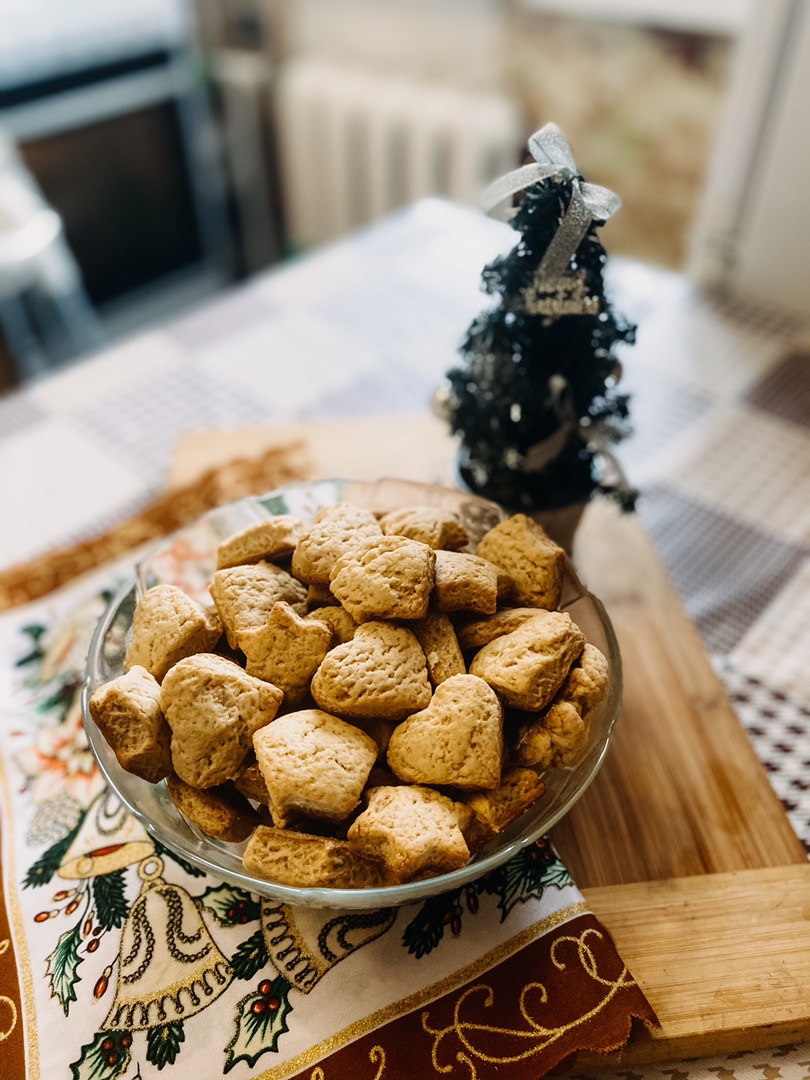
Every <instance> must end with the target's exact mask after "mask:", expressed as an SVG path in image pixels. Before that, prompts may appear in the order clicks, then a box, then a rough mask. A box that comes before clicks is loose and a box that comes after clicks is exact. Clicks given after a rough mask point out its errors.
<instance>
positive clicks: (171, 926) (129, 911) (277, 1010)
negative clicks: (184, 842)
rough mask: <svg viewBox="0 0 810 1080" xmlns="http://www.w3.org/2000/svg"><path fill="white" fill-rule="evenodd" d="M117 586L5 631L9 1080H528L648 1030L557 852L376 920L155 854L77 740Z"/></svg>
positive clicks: (4, 955)
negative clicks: (292, 900) (91, 665)
mask: <svg viewBox="0 0 810 1080" xmlns="http://www.w3.org/2000/svg"><path fill="white" fill-rule="evenodd" d="M121 569H123V565H122V568H121ZM117 576H118V575H117V573H116V568H115V567H112V566H107V567H105V568H104V570H103V571H99V572H98V573H96V574H93V575H90V576H89V577H88V576H86V575H85V576H84V577H82V578H81V579H80V581H78V582H76V583H75V584H72V585H70V586H67V587H65V588H63V589H62V590H60V591H58V592H57V593H54V594H52V595H50V596H48V597H46V598H45V599H43V600H41V601H39V602H36V603H33V604H29V605H25V606H23V607H22V608H18V609H15V611H14V612H10V613H8V614H6V615H4V616H2V620H1V621H0V655H2V657H3V658H4V659H3V666H2V670H0V702H2V724H0V782H1V786H2V818H1V819H0V820H1V821H2V837H3V850H2V869H3V879H2V880H3V894H4V896H3V899H2V902H0V912H1V913H0V964H2V966H0V987H2V992H1V993H0V1055H2V1057H0V1060H1V1061H2V1068H0V1075H2V1077H3V1080H18V1078H19V1080H23V1078H31V1080H33V1078H35V1077H40V1076H41V1077H48V1078H56V1077H61V1076H65V1077H67V1076H73V1077H75V1078H77V1080H79V1078H81V1080H91V1078H93V1080H101V1078H104V1080H112V1078H113V1077H147V1076H156V1075H157V1074H158V1072H161V1073H162V1074H163V1075H165V1076H169V1077H170V1076H172V1075H176V1076H178V1077H181V1076H182V1077H188V1076H193V1075H199V1076H205V1077H213V1076H218V1075H220V1074H222V1075H226V1074H227V1075H233V1076H234V1077H235V1078H239V1077H242V1078H247V1077H264V1078H267V1080H271V1078H274V1080H276V1078H278V1080H281V1078H282V1077H285V1078H286V1077H302V1078H303V1077H307V1078H310V1080H318V1078H319V1080H332V1078H335V1080H338V1078H341V1080H349V1078H351V1080H362V1078H365V1077H368V1078H379V1080H382V1078H385V1080H394V1078H397V1077H400V1078H403V1080H404V1078H406V1077H407V1078H413V1077H416V1076H418V1077H428V1076H433V1075H436V1076H438V1075H449V1076H459V1077H465V1078H466V1077H471V1076H475V1077H478V1078H480V1080H484V1078H485V1077H490V1076H499V1075H504V1069H507V1068H508V1075H509V1076H510V1077H513V1078H515V1080H519V1078H520V1077H526V1078H530V1077H531V1078H536V1077H539V1076H541V1075H544V1074H545V1073H546V1072H547V1071H548V1070H549V1069H550V1068H551V1067H553V1066H555V1065H557V1064H558V1063H559V1062H560V1061H563V1060H565V1059H566V1058H568V1057H569V1056H570V1055H571V1054H572V1053H574V1052H576V1051H577V1050H580V1049H583V1048H586V1049H591V1050H608V1049H615V1048H617V1047H619V1046H621V1045H623V1044H624V1043H625V1041H626V1040H627V1038H628V1037H629V1035H630V1031H631V1024H632V1020H633V1018H634V1017H637V1018H640V1019H642V1020H644V1021H646V1022H647V1023H650V1024H654V1023H655V1018H654V1015H653V1012H652V1010H651V1008H650V1006H649V1004H648V1003H647V1001H646V999H645V998H644V995H643V994H642V992H641V990H640V989H639V987H638V986H637V985H636V983H635V981H634V979H633V976H632V973H631V972H629V971H628V970H627V968H626V966H625V965H624V963H623V962H622V960H621V958H620V957H619V955H618V954H617V952H616V950H615V947H614V946H613V944H612V942H611V941H610V938H609V937H608V935H607V933H606V932H605V930H604V928H603V927H602V926H601V925H600V923H599V921H598V920H597V919H596V918H595V917H594V915H593V914H592V913H590V912H589V911H588V909H587V907H586V905H585V903H584V901H583V898H582V895H581V894H580V892H579V891H578V889H577V888H576V886H575V884H574V882H573V881H572V880H571V878H570V876H569V874H568V872H567V870H566V868H565V866H564V865H563V864H562V863H561V862H560V860H559V858H558V856H557V854H556V853H555V851H554V849H553V848H552V847H551V845H550V844H549V842H548V841H547V840H545V839H541V840H539V841H537V842H536V843H535V844H533V845H530V846H529V847H527V848H525V849H524V850H523V851H522V852H521V853H520V854H519V855H517V856H516V857H514V858H513V859H512V860H511V861H510V862H509V863H508V864H507V865H505V866H504V867H502V868H501V869H499V870H498V871H496V872H494V873H491V874H490V875H488V876H487V877H485V878H483V879H481V880H478V881H475V882H474V883H472V884H470V885H468V886H467V887H465V888H463V889H460V890H456V891H454V892H451V893H448V894H443V895H440V896H438V897H434V898H431V899H428V900H426V901H424V902H422V903H418V904H413V905H409V906H406V907H404V908H400V909H397V908H386V909H380V910H372V911H362V912H341V911H331V910H320V909H310V908H295V909H293V908H290V907H288V906H286V905H284V904H280V903H278V902H275V901H272V900H267V899H263V898H261V897H259V896H256V895H253V894H250V893H248V892H245V891H244V890H242V889H239V888H236V887H234V886H233V885H230V884H227V883H224V882H223V881H221V880H218V879H216V878H214V877H210V876H206V875H204V874H203V873H202V872H201V871H199V870H198V869H196V868H195V867H194V866H192V865H190V864H189V863H188V862H186V861H185V860H183V859H182V858H180V857H179V856H177V855H175V854H174V853H173V852H172V851H171V850H170V849H168V848H166V847H164V846H163V845H162V844H161V843H160V842H159V841H157V840H155V839H153V838H152V837H151V836H150V835H149V834H148V833H147V832H146V830H145V829H144V828H143V826H142V825H140V824H139V823H138V822H137V821H136V820H135V819H134V818H133V817H132V816H130V815H129V814H128V813H127V812H126V810H125V809H124V807H122V805H121V804H120V802H119V801H118V799H117V797H116V796H115V795H114V794H113V793H111V792H110V791H109V790H108V789H107V788H106V787H105V784H104V781H103V778H102V776H101V774H100V772H99V770H98V767H97V766H96V763H95V760H94V759H93V757H92V754H91V753H90V751H89V749H88V746H87V742H86V739H85V736H84V731H83V727H82V720H81V705H80V695H81V689H82V685H83V681H84V660H85V656H86V653H87V647H88V644H89V641H90V636H91V635H92V632H93V629H94V627H95V625H96V622H97V620H98V618H99V617H100V615H101V613H102V612H103V610H104V606H105V603H106V601H107V599H108V598H109V596H110V594H111V591H112V590H114V588H115V586H116V582H117Z"/></svg>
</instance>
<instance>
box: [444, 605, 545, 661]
mask: <svg viewBox="0 0 810 1080" xmlns="http://www.w3.org/2000/svg"><path fill="white" fill-rule="evenodd" d="M538 614H539V615H540V618H541V619H542V617H543V614H542V609H540V610H538V608H535V607H519V608H501V609H500V610H499V611H496V612H495V614H494V615H482V616H481V617H480V618H477V619H476V618H471V619H465V620H464V621H459V622H458V623H457V624H456V636H457V637H458V643H459V645H460V646H461V648H462V649H463V650H464V651H465V652H467V651H469V650H471V649H480V648H481V647H482V646H483V645H489V643H490V641H494V640H495V638H498V637H502V636H503V634H509V633H511V632H512V631H513V630H517V628H518V627H519V626H522V625H523V624H524V623H525V622H527V621H528V620H529V619H534V618H535V617H536V616H537V615H538Z"/></svg>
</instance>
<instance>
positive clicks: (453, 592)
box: [433, 551, 501, 615]
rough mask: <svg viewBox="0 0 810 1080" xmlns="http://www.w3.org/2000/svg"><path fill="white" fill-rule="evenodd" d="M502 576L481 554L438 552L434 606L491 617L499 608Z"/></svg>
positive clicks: (440, 608)
mask: <svg viewBox="0 0 810 1080" xmlns="http://www.w3.org/2000/svg"><path fill="white" fill-rule="evenodd" d="M500 577H501V575H500V571H499V570H498V567H496V566H495V565H494V564H493V563H491V562H488V561H487V560H486V559H482V558H479V557H478V556H477V555H469V554H467V553H466V552H463V551H437V552H436V581H435V584H434V586H433V603H434V604H435V605H436V607H438V609H439V610H440V611H475V612H479V613H481V614H485V615H491V614H492V613H493V612H494V611H495V610H496V608H497V606H498V595H499V584H500Z"/></svg>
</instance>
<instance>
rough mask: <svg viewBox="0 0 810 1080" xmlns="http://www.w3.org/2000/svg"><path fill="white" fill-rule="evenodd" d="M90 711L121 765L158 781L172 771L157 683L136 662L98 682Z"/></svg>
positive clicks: (168, 734)
mask: <svg viewBox="0 0 810 1080" xmlns="http://www.w3.org/2000/svg"><path fill="white" fill-rule="evenodd" d="M88 705H89V709H90V715H91V716H92V717H93V719H94V720H95V722H96V725H97V726H98V729H99V731H100V732H101V734H102V735H103V736H104V738H105V739H106V740H107V742H108V743H109V744H110V747H111V749H112V751H113V753H114V754H115V756H116V758H117V759H118V764H119V765H120V766H121V768H122V769H126V771H127V772H130V773H132V774H133V775H135V776H140V778H141V779H142V780H147V781H148V782H149V783H150V784H157V783H158V781H160V780H163V778H164V777H166V776H168V775H169V773H170V772H171V771H172V755H171V748H170V744H171V737H172V732H171V728H170V727H169V725H168V724H167V723H166V720H165V719H164V716H163V713H162V711H161V708H160V684H159V683H158V681H157V679H155V677H154V676H153V675H150V673H149V672H148V671H147V670H146V668H143V667H141V666H140V665H139V664H135V665H134V666H133V667H131V668H130V669H129V671H128V672H127V673H126V674H125V675H119V676H118V678H117V679H112V680H111V681H110V682H108V683H105V684H104V685H103V686H100V687H99V688H98V690H96V691H95V693H94V694H93V695H92V696H91V698H90V701H89V703H88Z"/></svg>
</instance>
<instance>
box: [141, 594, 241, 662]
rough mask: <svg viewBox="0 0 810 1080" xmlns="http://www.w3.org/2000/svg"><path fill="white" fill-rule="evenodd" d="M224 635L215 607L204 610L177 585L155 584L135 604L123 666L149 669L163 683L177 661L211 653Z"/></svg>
mask: <svg viewBox="0 0 810 1080" xmlns="http://www.w3.org/2000/svg"><path fill="white" fill-rule="evenodd" d="M221 636H222V623H221V622H220V619H219V616H218V614H217V612H216V611H215V610H214V609H213V608H203V607H201V606H200V605H199V604H197V603H196V602H195V601H194V600H192V599H191V597H190V596H187V595H186V594H185V593H184V592H183V590H182V589H178V588H177V586H176V585H154V586H153V587H152V588H151V589H147V590H146V592H145V593H144V594H143V595H142V596H141V597H140V598H139V599H138V602H137V604H136V605H135V614H134V615H133V617H132V638H131V640H130V643H129V646H128V647H127V652H126V658H125V660H124V667H125V668H126V669H127V670H129V668H132V667H135V666H136V665H137V666H139V667H143V668H146V670H147V671H149V672H151V674H152V675H154V677H155V678H156V679H157V681H158V682H161V680H162V679H163V676H164V675H165V674H166V672H167V671H168V670H169V668H170V667H171V666H172V665H173V664H176V663H177V661H178V660H182V659H183V657H185V656H191V655H193V654H194V653H198V652H208V651H210V650H211V649H213V647H214V646H215V645H216V643H217V641H219V638H220V637H221Z"/></svg>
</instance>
